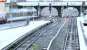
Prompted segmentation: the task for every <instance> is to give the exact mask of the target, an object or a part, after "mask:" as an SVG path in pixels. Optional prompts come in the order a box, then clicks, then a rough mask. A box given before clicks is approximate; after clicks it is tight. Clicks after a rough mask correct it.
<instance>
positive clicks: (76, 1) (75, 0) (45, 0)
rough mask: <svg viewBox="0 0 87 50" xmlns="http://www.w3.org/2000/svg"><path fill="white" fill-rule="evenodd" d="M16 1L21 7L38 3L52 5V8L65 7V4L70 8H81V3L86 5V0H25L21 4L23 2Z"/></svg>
mask: <svg viewBox="0 0 87 50" xmlns="http://www.w3.org/2000/svg"><path fill="white" fill-rule="evenodd" d="M18 1H19V0H17V4H18V5H23V6H36V5H38V3H39V4H40V6H44V5H45V6H49V3H52V5H53V6H66V5H67V3H68V5H71V6H81V5H82V2H85V5H87V0H26V1H25V2H26V3H25V2H23V1H24V0H21V1H20V2H18Z"/></svg>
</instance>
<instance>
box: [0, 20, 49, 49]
mask: <svg viewBox="0 0 87 50" xmlns="http://www.w3.org/2000/svg"><path fill="white" fill-rule="evenodd" d="M48 23H50V21H44V20H41V21H32V22H30V23H29V25H27V26H23V27H18V28H12V29H8V30H0V50H1V49H2V48H4V47H6V46H7V45H9V44H11V43H12V42H14V41H16V40H17V39H20V38H21V37H22V36H24V35H25V34H26V33H27V32H29V33H31V32H33V31H34V30H36V29H38V28H40V27H41V26H44V25H46V24H48Z"/></svg>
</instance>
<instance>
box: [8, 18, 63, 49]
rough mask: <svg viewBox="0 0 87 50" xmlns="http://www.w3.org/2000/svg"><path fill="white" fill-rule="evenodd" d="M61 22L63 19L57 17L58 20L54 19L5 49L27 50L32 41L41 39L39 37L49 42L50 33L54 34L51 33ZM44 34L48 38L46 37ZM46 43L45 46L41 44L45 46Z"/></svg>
mask: <svg viewBox="0 0 87 50" xmlns="http://www.w3.org/2000/svg"><path fill="white" fill-rule="evenodd" d="M63 22H64V19H62V18H59V19H58V20H56V21H54V22H53V23H52V24H50V25H47V26H45V27H43V28H41V29H39V30H37V31H36V32H34V33H32V34H31V35H29V36H27V37H26V38H25V39H23V41H21V42H20V43H17V44H16V45H13V46H12V47H10V48H9V49H7V50H29V49H30V48H31V46H32V44H33V43H35V42H36V41H37V42H38V41H39V42H40V41H41V40H40V38H41V37H42V39H44V40H45V41H46V42H48V43H49V41H50V39H51V38H52V37H51V35H52V36H54V35H55V34H53V33H54V32H56V30H58V29H59V28H60V26H61V24H62V23H63ZM54 30H55V31H54ZM46 36H47V37H48V38H46ZM38 39H39V40H38ZM47 40H48V41H47ZM37 42H36V43H37ZM46 42H44V43H42V44H46ZM42 44H41V45H42ZM47 45H48V44H47ZM47 45H45V46H43V45H42V48H44V47H46V46H47Z"/></svg>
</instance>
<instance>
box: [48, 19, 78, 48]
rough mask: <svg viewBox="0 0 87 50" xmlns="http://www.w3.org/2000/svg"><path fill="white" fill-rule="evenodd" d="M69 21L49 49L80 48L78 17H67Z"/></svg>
mask: <svg viewBox="0 0 87 50" xmlns="http://www.w3.org/2000/svg"><path fill="white" fill-rule="evenodd" d="M66 19H67V20H68V22H66V24H65V25H64V27H63V28H62V29H61V30H60V32H59V34H58V35H57V37H56V38H55V39H54V41H53V42H52V45H51V47H50V49H49V50H79V39H78V32H77V23H76V22H77V20H76V18H66Z"/></svg>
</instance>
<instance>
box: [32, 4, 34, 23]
mask: <svg viewBox="0 0 87 50" xmlns="http://www.w3.org/2000/svg"><path fill="white" fill-rule="evenodd" d="M32 9H33V12H32V17H33V24H34V5H33V4H32Z"/></svg>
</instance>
